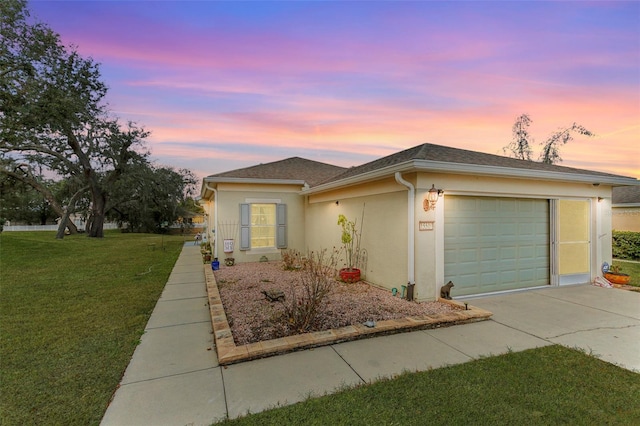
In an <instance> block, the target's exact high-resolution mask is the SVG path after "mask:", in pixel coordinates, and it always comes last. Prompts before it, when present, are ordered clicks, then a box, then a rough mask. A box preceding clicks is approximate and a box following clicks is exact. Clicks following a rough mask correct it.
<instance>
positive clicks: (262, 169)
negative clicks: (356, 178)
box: [208, 157, 346, 186]
mask: <svg viewBox="0 0 640 426" xmlns="http://www.w3.org/2000/svg"><path fill="white" fill-rule="evenodd" d="M345 170H346V169H345V168H344V167H338V166H334V165H331V164H327V163H321V162H319V161H313V160H307V159H305V158H300V157H291V158H287V159H284V160H280V161H274V162H272V163H265V164H258V165H257V166H251V167H245V168H243V169H236V170H231V171H228V172H222V173H218V174H215V175H210V176H208V177H209V178H241V179H284V180H302V181H305V182H306V183H308V184H309V186H313V185H317V184H319V183H320V182H323V181H326V180H327V179H330V178H331V177H333V176H335V175H337V174H340V173H342V172H344V171H345Z"/></svg>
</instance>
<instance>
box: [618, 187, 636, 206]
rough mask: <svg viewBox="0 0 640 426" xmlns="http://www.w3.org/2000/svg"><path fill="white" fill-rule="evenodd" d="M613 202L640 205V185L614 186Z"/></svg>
mask: <svg viewBox="0 0 640 426" xmlns="http://www.w3.org/2000/svg"><path fill="white" fill-rule="evenodd" d="M611 203H612V204H639V205H640V186H638V185H632V186H618V187H616V188H613V192H612V196H611Z"/></svg>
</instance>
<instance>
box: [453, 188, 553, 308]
mask: <svg viewBox="0 0 640 426" xmlns="http://www.w3.org/2000/svg"><path fill="white" fill-rule="evenodd" d="M444 204H445V206H444V278H445V282H448V281H453V282H454V284H455V291H454V295H455V296H463V295H473V294H482V293H491V292H496V291H506V290H516V289H522V288H530V287H538V286H544V285H548V284H549V283H550V260H549V259H550V248H549V238H550V236H549V229H550V225H549V220H550V219H549V218H550V214H549V201H548V200H546V199H533V198H531V199H529V198H506V197H505V198H496V197H471V196H447V197H446V200H445V203H444Z"/></svg>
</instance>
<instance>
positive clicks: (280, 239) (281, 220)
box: [276, 204, 287, 249]
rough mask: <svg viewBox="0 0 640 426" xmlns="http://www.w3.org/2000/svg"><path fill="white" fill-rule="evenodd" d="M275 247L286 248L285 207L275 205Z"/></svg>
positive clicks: (283, 205) (284, 205)
mask: <svg viewBox="0 0 640 426" xmlns="http://www.w3.org/2000/svg"><path fill="white" fill-rule="evenodd" d="M276 226H277V229H276V247H277V248H279V249H285V248H287V205H286V204H276Z"/></svg>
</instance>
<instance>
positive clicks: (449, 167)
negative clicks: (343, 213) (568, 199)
mask: <svg viewBox="0 0 640 426" xmlns="http://www.w3.org/2000/svg"><path fill="white" fill-rule="evenodd" d="M407 171H428V172H445V173H457V174H473V175H483V176H495V177H510V178H520V179H537V180H550V181H562V182H579V183H590V184H592V185H600V184H605V185H612V186H627V185H638V184H639V183H640V182H639V181H638V180H637V179H635V178H628V177H624V176H603V175H594V174H589V173H565V172H557V171H548V170H531V169H521V168H513V167H499V166H488V165H480V164H466V163H450V162H446V161H431V160H409V161H405V162H402V163H398V164H394V165H391V166H387V167H383V168H381V169H377V170H373V171H370V172H366V173H362V174H359V175H356V176H351V177H348V178H346V179H341V180H337V181H333V182H328V183H325V184H322V185H318V186H314V187H312V188H309V189H306V190H303V191H302V193H304V194H314V193H320V192H325V191H330V190H332V189H337V188H341V187H344V186H351V185H355V184H358V183H362V182H366V181H371V180H375V179H380V178H383V177H386V176H389V175H392V174H394V173H395V172H407Z"/></svg>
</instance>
